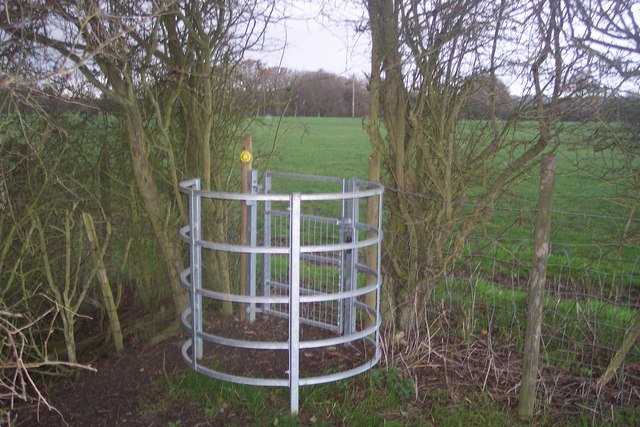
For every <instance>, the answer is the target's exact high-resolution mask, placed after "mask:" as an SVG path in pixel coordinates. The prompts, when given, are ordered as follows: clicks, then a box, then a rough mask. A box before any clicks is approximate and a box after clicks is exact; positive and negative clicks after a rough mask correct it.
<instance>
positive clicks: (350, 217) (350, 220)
mask: <svg viewBox="0 0 640 427" xmlns="http://www.w3.org/2000/svg"><path fill="white" fill-rule="evenodd" d="M355 189H356V182H355V180H353V179H350V180H349V184H348V191H350V192H353V191H355ZM357 212H358V200H357V199H352V198H350V199H347V209H346V212H345V214H346V218H345V226H344V227H345V230H344V233H345V235H346V241H347V242H348V243H351V242H354V241H357V239H358V236H357V224H356V223H357V220H358V216H357ZM357 257H358V253H357V250H353V249H347V250H345V251H344V264H343V270H344V271H343V275H344V290H345V291H346V292H348V291H352V290H354V289H356V288H357V286H358V283H357V273H356V268H355V265H356V260H357ZM343 304H344V309H343V313H344V322H343V323H344V327H343V333H344V334H351V333H353V332H354V331H355V327H356V313H355V299H354V298H346V299H345V300H344V301H343Z"/></svg>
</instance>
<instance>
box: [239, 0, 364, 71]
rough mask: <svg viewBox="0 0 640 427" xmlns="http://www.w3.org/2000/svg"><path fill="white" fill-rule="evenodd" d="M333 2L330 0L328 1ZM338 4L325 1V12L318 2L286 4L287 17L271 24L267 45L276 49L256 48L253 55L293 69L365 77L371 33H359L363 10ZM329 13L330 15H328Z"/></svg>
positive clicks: (267, 61) (264, 60)
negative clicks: (355, 27) (258, 50)
mask: <svg viewBox="0 0 640 427" xmlns="http://www.w3.org/2000/svg"><path fill="white" fill-rule="evenodd" d="M329 3H330V2H329ZM339 3H342V6H343V7H340V8H335V7H331V5H330V4H329V5H327V4H325V11H324V13H323V11H322V10H320V7H319V6H318V5H317V3H315V2H314V3H310V2H305V1H294V2H293V3H292V4H290V5H288V6H287V10H286V11H285V13H286V14H287V15H288V16H289V18H288V19H286V20H284V21H282V22H280V23H277V24H275V25H274V26H272V27H271V28H270V30H269V32H268V33H267V44H266V47H269V46H273V47H276V48H279V49H276V50H277V51H276V52H260V53H258V52H255V53H253V54H252V55H251V57H253V58H256V59H260V60H261V61H263V62H264V63H265V64H267V65H270V66H276V65H281V66H283V67H286V68H290V69H293V70H308V71H316V70H319V69H323V70H325V71H330V72H332V73H335V74H339V75H343V76H345V77H348V76H350V75H352V74H356V75H358V76H359V77H363V75H364V73H365V72H369V71H370V66H369V64H370V62H369V61H370V58H369V54H370V53H369V49H370V42H369V36H368V34H366V33H365V34H363V33H356V31H355V29H354V24H353V22H354V21H355V20H358V19H359V18H360V17H361V16H362V11H361V10H358V9H357V3H356V5H354V6H353V7H351V8H350V7H344V3H343V2H339ZM327 15H330V16H331V18H329V17H328V16H327Z"/></svg>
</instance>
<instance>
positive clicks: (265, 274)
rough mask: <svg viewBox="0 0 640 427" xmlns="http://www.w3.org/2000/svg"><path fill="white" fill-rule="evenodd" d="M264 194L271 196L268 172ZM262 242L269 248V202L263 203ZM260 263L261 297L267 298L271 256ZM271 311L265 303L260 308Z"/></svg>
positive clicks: (269, 286)
mask: <svg viewBox="0 0 640 427" xmlns="http://www.w3.org/2000/svg"><path fill="white" fill-rule="evenodd" d="M264 194H271V176H270V175H269V172H267V173H265V174H264ZM263 227H264V230H263V242H262V246H264V247H265V248H269V247H271V200H266V201H265V202H264V222H263ZM263 260H264V261H263V263H262V295H264V296H265V297H268V296H270V295H271V254H269V253H266V254H264V259H263ZM270 309H271V305H270V304H269V303H265V304H264V305H263V307H262V311H263V312H265V313H266V312H267V311H269V310H270Z"/></svg>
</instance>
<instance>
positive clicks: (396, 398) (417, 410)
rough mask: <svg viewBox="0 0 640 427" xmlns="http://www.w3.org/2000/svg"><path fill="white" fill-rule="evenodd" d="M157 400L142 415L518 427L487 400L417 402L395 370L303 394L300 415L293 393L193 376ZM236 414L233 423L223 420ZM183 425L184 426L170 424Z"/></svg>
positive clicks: (438, 392)
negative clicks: (185, 409)
mask: <svg viewBox="0 0 640 427" xmlns="http://www.w3.org/2000/svg"><path fill="white" fill-rule="evenodd" d="M152 390H153V395H154V398H153V400H154V401H155V400H159V401H160V402H164V403H163V404H161V405H159V406H158V404H157V403H153V402H151V401H148V400H141V402H140V403H139V407H140V408H141V410H143V411H145V410H146V411H153V410H156V411H163V410H166V408H168V407H169V406H170V405H172V404H191V403H193V402H196V407H197V408H199V409H198V410H199V411H202V412H201V419H202V420H203V421H205V422H210V423H214V424H215V423H216V421H217V422H221V421H222V422H224V423H225V424H226V425H256V426H258V425H260V426H262V425H273V426H307V425H315V426H334V425H346V426H379V425H380V426H381V425H388V426H407V425H409V426H429V425H446V426H464V425H469V426H484V425H503V426H510V425H518V421H517V419H516V418H515V416H514V414H512V413H511V411H509V410H508V409H506V408H504V407H502V406H501V405H499V404H496V403H494V402H492V401H491V400H490V399H488V398H487V397H486V396H484V395H482V394H480V395H473V396H471V395H470V396H469V397H468V398H467V399H461V401H460V402H457V403H454V402H452V401H451V398H450V396H449V393H448V392H447V391H446V390H444V389H433V390H431V391H429V392H428V395H427V396H424V398H425V400H424V401H423V402H426V404H427V407H423V406H420V405H421V404H422V403H419V402H420V401H418V400H416V399H415V396H416V395H415V385H414V383H413V382H412V381H411V380H410V379H408V378H405V377H403V375H402V374H401V373H400V371H399V370H397V369H395V368H391V369H383V368H377V369H373V370H372V371H370V372H368V373H366V374H363V375H359V376H357V377H355V378H352V379H349V380H343V381H338V382H335V383H329V384H323V385H316V386H308V387H303V388H301V393H300V412H299V414H298V416H297V417H293V416H291V414H290V413H289V390H288V389H283V388H267V387H254V386H244V385H238V384H230V383H225V382H221V381H217V380H213V379H211V378H208V377H206V376H203V375H200V374H197V373H195V372H193V371H191V370H185V371H184V372H182V373H180V374H177V375H176V376H175V377H172V378H168V379H162V380H160V381H158V382H156V383H154V385H153V386H152ZM222 412H226V413H227V414H229V413H232V414H235V416H234V417H233V418H231V419H224V418H221V417H222V415H221V413H222ZM171 422H172V423H173V425H180V420H172V421H171Z"/></svg>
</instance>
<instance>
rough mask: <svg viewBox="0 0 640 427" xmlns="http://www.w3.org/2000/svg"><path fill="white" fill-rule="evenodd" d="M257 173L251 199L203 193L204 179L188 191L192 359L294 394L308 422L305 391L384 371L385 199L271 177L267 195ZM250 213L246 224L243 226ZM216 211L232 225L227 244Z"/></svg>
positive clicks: (365, 189) (354, 185) (238, 379)
mask: <svg viewBox="0 0 640 427" xmlns="http://www.w3.org/2000/svg"><path fill="white" fill-rule="evenodd" d="M249 173H250V183H251V192H250V194H238V193H224V192H213V191H206V190H202V189H201V188H200V180H199V179H192V180H189V181H184V182H182V183H181V184H180V189H181V191H182V192H183V193H186V194H188V197H189V225H187V226H185V227H183V228H182V229H181V230H180V236H181V238H182V240H183V241H185V242H186V243H188V244H189V255H190V266H189V268H187V269H186V270H184V271H183V272H182V273H181V275H180V281H181V283H182V284H183V286H185V287H186V288H187V289H188V290H189V292H190V294H191V306H190V307H189V308H188V309H186V310H185V311H184V312H183V314H182V323H183V325H184V327H185V329H186V330H187V331H188V333H189V334H190V338H189V339H188V340H187V341H186V342H185V343H184V345H183V346H182V357H183V359H184V360H185V362H186V363H187V364H188V365H189V366H190V367H191V368H193V369H194V370H195V371H197V372H200V373H202V374H205V375H208V376H210V377H213V378H216V379H218V380H222V381H229V382H234V383H240V384H249V385H260V386H273V387H289V389H290V397H291V400H290V401H291V412H292V413H297V412H298V401H299V387H300V386H304V385H312V384H321V383H326V382H331V381H337V380H340V379H343V378H347V377H351V376H353V375H357V374H359V373H361V372H364V371H366V370H368V369H370V368H371V367H373V366H374V365H375V364H376V363H377V362H378V361H379V360H380V331H379V329H380V324H381V319H380V286H381V282H382V278H381V275H380V255H381V242H382V231H381V218H382V194H383V191H384V188H383V186H382V185H380V184H377V183H373V182H368V181H362V180H359V179H349V180H346V179H338V178H328V177H319V176H308V175H297V174H286V173H270V172H267V173H266V174H265V177H264V183H263V188H260V186H259V185H258V180H257V173H256V171H250V172H249ZM303 190H306V191H303ZM241 209H246V213H247V215H246V218H247V221H246V224H241V223H240V221H239V220H237V221H235V223H234V221H233V219H235V218H240V215H239V213H240V211H241ZM216 212H225V214H226V215H228V218H227V223H228V224H229V225H228V230H227V231H226V237H222V235H224V234H225V233H223V232H222V230H224V228H223V227H222V226H221V223H222V220H223V219H222V218H220V217H218V218H216V217H214V215H215V213H216ZM218 215H219V214H218ZM229 218H232V219H231V220H229ZM371 223H373V225H371ZM236 227H237V228H236ZM244 227H246V228H245V230H246V236H247V238H246V241H241V240H242V239H240V238H239V237H238V236H240V235H244V234H245V233H242V232H241V231H242V230H240V228H244ZM229 230H233V231H229ZM235 230H238V232H235ZM213 236H215V238H214V237H213ZM245 267H246V269H245ZM240 269H243V270H244V272H242V271H240ZM234 271H235V272H236V273H237V274H233V272H234ZM229 272H232V273H229ZM241 277H242V280H240V278H241ZM223 312H226V313H233V315H231V314H227V315H223V314H220V313H223Z"/></svg>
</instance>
